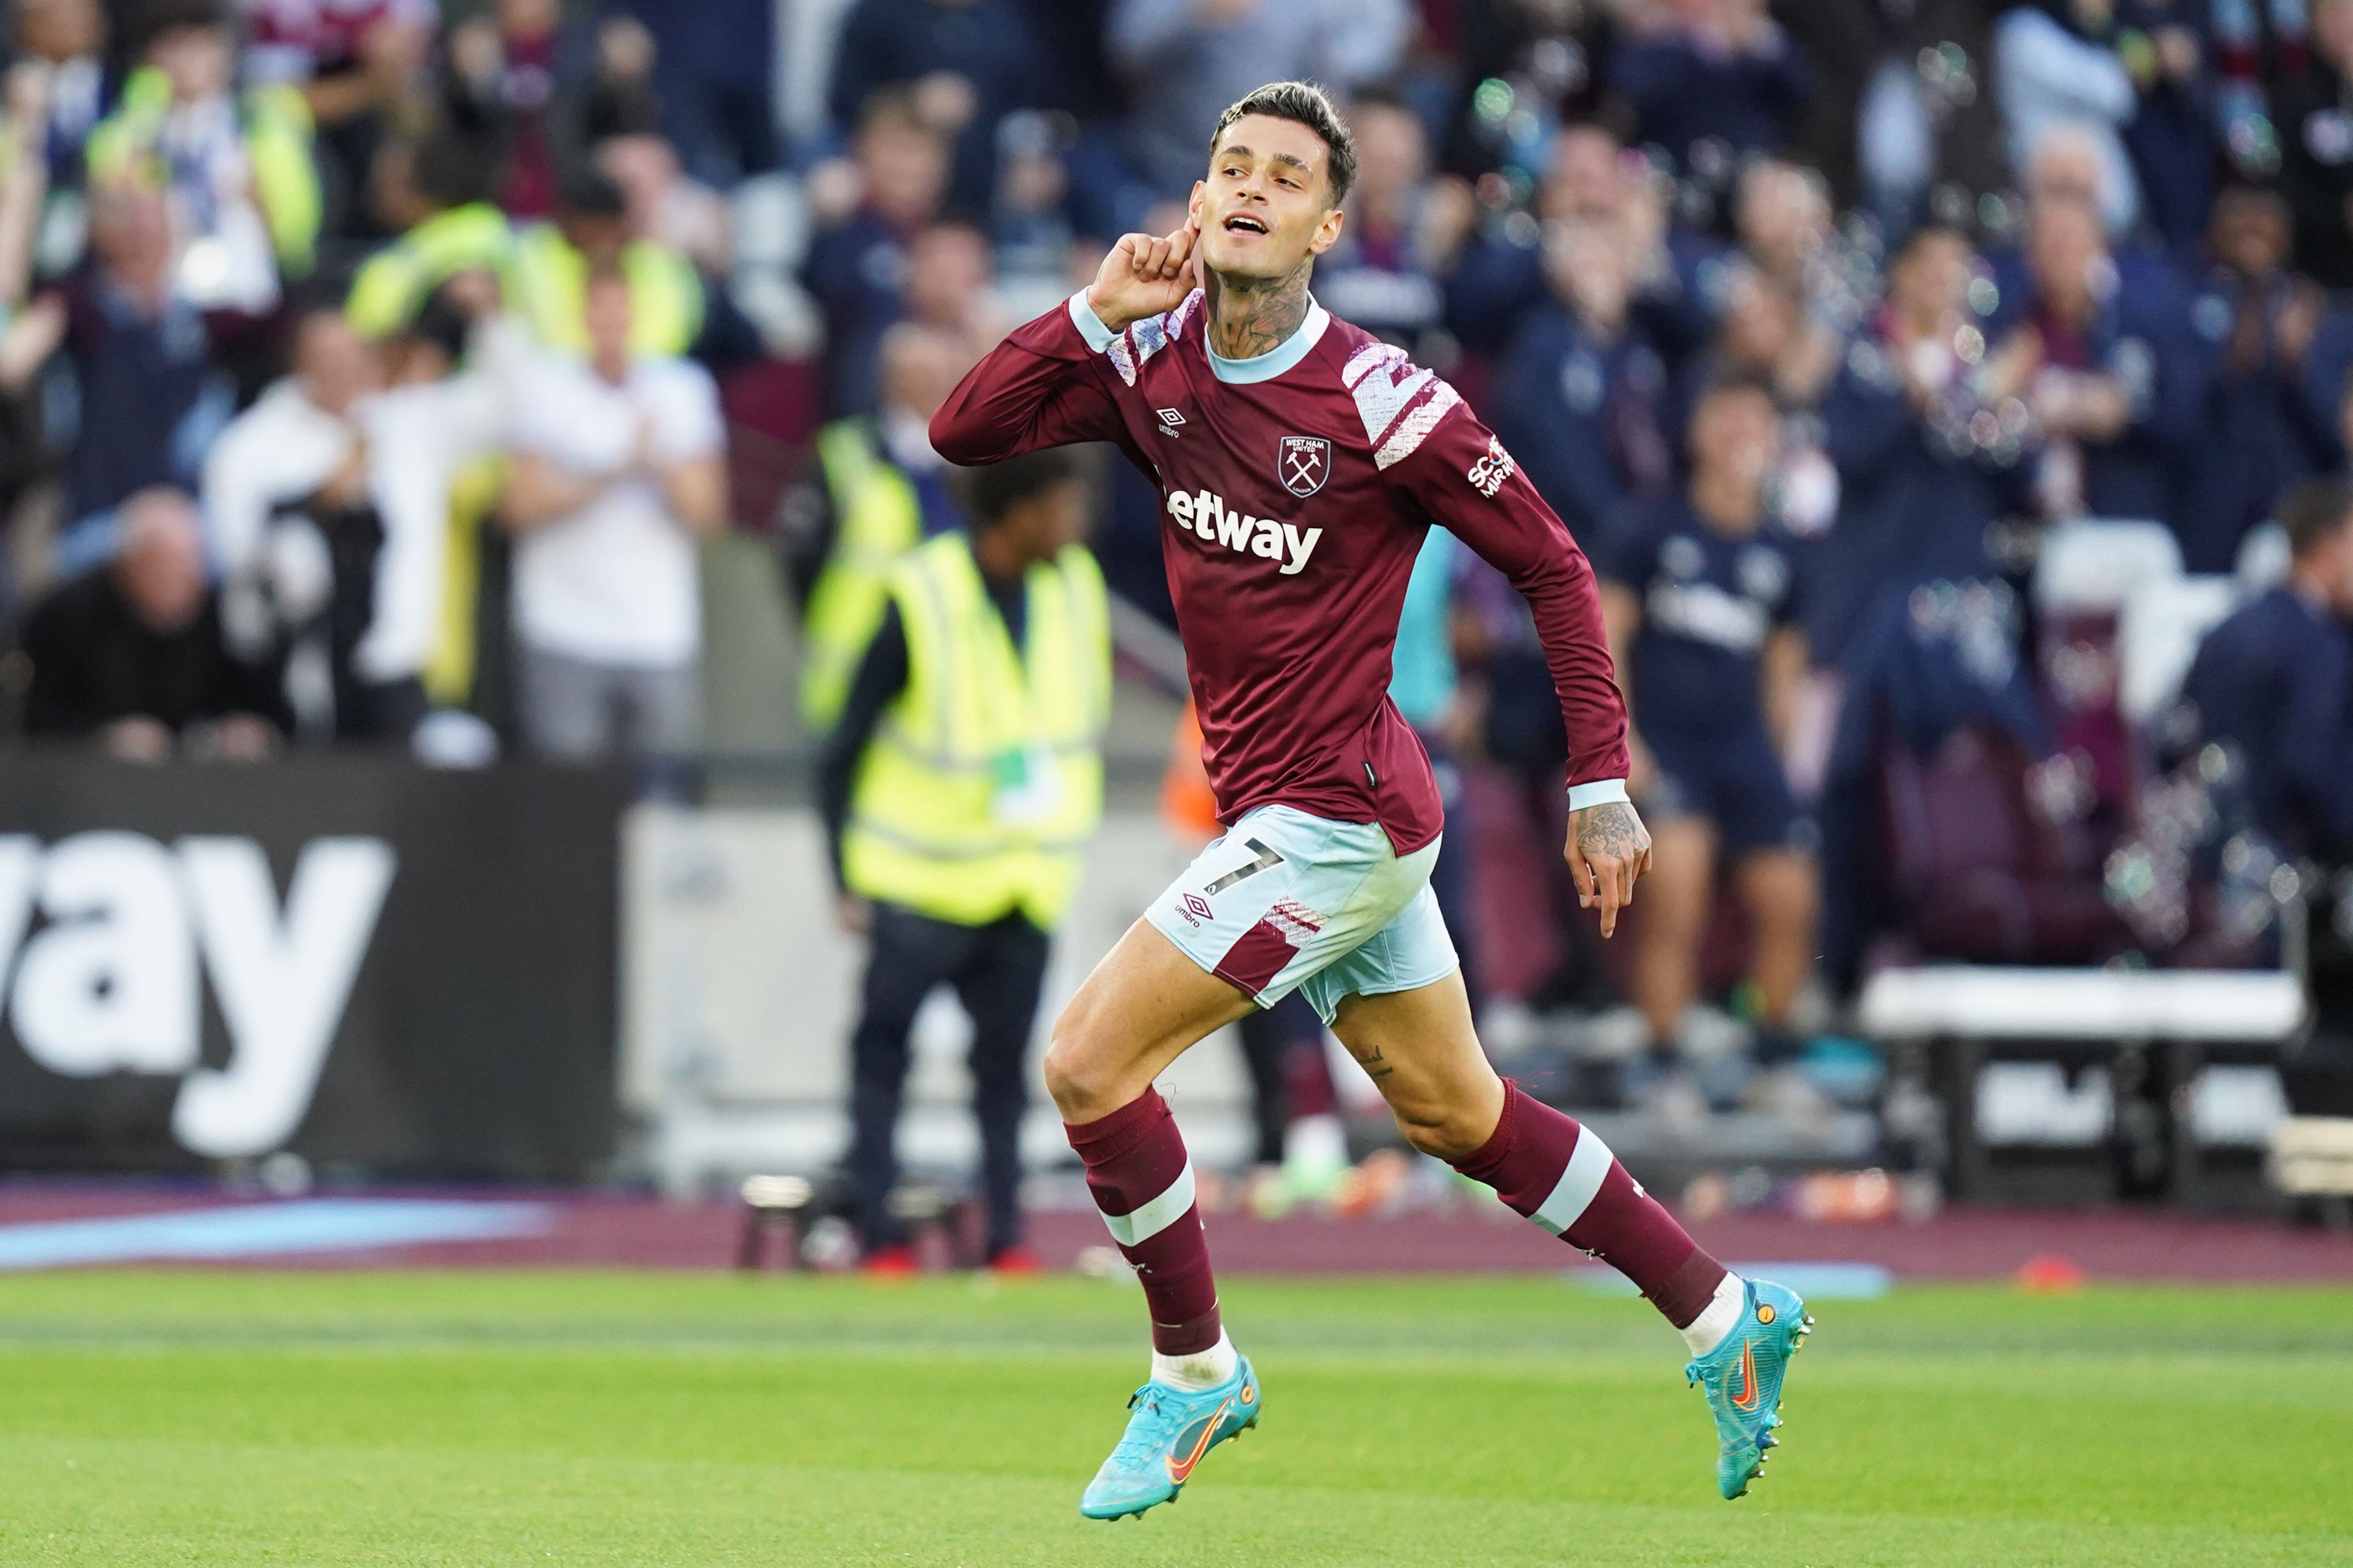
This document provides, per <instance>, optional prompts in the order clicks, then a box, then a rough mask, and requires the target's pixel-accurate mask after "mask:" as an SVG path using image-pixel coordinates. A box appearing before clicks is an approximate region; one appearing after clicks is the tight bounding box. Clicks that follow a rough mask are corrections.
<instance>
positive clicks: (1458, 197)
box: [1315, 89, 1478, 355]
mask: <svg viewBox="0 0 2353 1568" xmlns="http://www.w3.org/2000/svg"><path fill="white" fill-rule="evenodd" d="M1348 127H1349V129H1350V130H1351V131H1353V132H1356V184H1354V185H1353V186H1351V187H1350V188H1349V192H1348V217H1347V222H1346V224H1345V226H1344V227H1342V229H1341V230H1340V242H1339V243H1338V244H1337V245H1335V246H1334V247H1332V248H1331V249H1330V250H1329V251H1327V252H1326V253H1324V256H1323V257H1322V258H1319V259H1318V260H1317V262H1316V263H1315V298H1316V300H1317V301H1318V302H1319V303H1321V304H1322V305H1323V306H1324V308H1325V309H1326V310H1331V311H1332V312H1334V313H1335V314H1336V315H1338V316H1340V317H1342V318H1343V319H1344V320H1346V321H1354V322H1355V323H1356V325H1358V326H1360V327H1362V328H1364V329H1365V330H1366V331H1369V332H1373V333H1376V334H1377V335H1379V336H1380V337H1382V338H1385V339H1387V340H1388V342H1393V343H1397V344H1398V345H1400V346H1401V347H1404V348H1406V349H1408V350H1409V351H1415V352H1419V353H1424V354H1425V355H1426V354H1427V353H1428V352H1429V347H1435V346H1437V345H1435V344H1430V345H1429V347H1425V343H1426V340H1427V339H1428V334H1429V333H1430V332H1431V331H1433V330H1435V329H1436V328H1437V327H1438V326H1439V325H1440V320H1441V318H1442V316H1443V313H1444V310H1445V299H1444V296H1443V294H1442V293H1441V292H1440V287H1439V279H1440V278H1442V277H1444V276H1445V274H1446V272H1447V270H1448V268H1450V267H1451V266H1452V264H1453V260H1454V254H1455V252H1456V251H1457V250H1459V249H1460V248H1461V245H1462V241H1463V240H1464V238H1465V237H1467V236H1468V235H1469V233H1470V229H1471V226H1472V222H1473V221H1474V220H1475V219H1476V217H1477V216H1478V211H1477V206H1476V202H1475V198H1474V197H1473V196H1472V194H1471V188H1470V187H1469V186H1468V185H1466V184H1463V183H1462V182H1461V180H1459V179H1454V178H1451V177H1450V178H1446V179H1440V180H1432V179H1431V178H1430V141H1429V136H1428V134H1427V133H1426V132H1424V131H1423V130H1422V126H1421V119H1420V117H1419V115H1417V114H1416V113H1415V112H1414V111H1413V108H1412V106H1411V105H1409V103H1407V102H1406V100H1404V98H1402V97H1401V96H1399V95H1398V94H1396V93H1393V92H1388V91H1385V90H1379V89H1368V90H1366V91H1363V92H1359V93H1357V94H1356V97H1355V98H1354V99H1352V100H1350V101H1349V104H1348Z"/></svg>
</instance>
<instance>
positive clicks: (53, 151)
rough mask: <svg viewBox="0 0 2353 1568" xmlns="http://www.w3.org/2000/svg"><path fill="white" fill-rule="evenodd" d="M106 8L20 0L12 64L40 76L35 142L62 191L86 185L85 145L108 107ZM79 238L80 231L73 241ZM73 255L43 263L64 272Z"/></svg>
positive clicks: (95, 3)
mask: <svg viewBox="0 0 2353 1568" xmlns="http://www.w3.org/2000/svg"><path fill="white" fill-rule="evenodd" d="M106 33H107V26H106V8H105V7H104V6H103V5H100V0H20V3H19V4H18V5H17V6H16V65H15V67H14V68H13V69H14V70H15V71H16V72H17V73H19V74H21V75H26V76H30V77H34V78H37V79H38V81H39V84H40V86H41V88H42V89H44V90H43V93H42V98H41V115H40V119H41V121H42V122H43V124H42V128H41V130H40V131H39V132H37V133H35V134H34V135H33V137H32V138H31V146H32V150H33V151H34V152H35V153H37V154H38V155H39V156H40V157H41V158H42V159H43V160H44V161H45V162H46V163H47V165H48V179H49V184H50V185H51V186H52V187H53V188H54V189H56V190H58V191H60V192H70V191H79V190H80V189H81V186H82V146H83V143H84V142H87V141H88V140H89V139H90V132H91V131H93V130H94V129H96V128H97V125H98V122H99V121H100V119H101V118H102V117H103V116H104V114H105V111H106V99H107V93H108V90H109V84H108V82H107V79H106V59H105V57H106ZM16 90H18V89H14V88H12V89H11V91H12V93H14V92H15V91H16ZM20 134H21V133H20ZM21 144H22V143H20V145H21ZM79 243H80V241H79V237H75V238H74V239H73V240H72V241H71V244H72V245H74V246H76V247H78V246H79ZM73 260H74V258H73V257H72V256H71V255H70V254H68V255H62V256H47V257H44V258H42V261H43V269H44V270H45V271H51V272H60V271H63V270H64V269H65V268H68V267H69V266H71V265H72V264H73Z"/></svg>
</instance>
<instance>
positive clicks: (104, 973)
mask: <svg viewBox="0 0 2353 1568" xmlns="http://www.w3.org/2000/svg"><path fill="white" fill-rule="evenodd" d="M626 799H627V785H626V784H625V782H624V780H623V779H622V778H621V777H620V776H619V775H618V774H617V773H607V772H601V771H588V770H578V769H568V768H554V767H543V766H538V765H534V764H528V763H515V764H508V765H504V766H501V767H499V768H496V769H490V770H484V771H480V772H444V771H436V770H430V769H426V768H421V767H417V766H416V765H413V764H411V763H406V762H403V761H396V760H386V759H378V758H370V757H358V756H343V757H297V758H291V759H289V760H286V761H283V762H279V763H269V764H266V765H260V766H235V765H227V764H215V765H194V764H166V765H162V766H153V767H149V766H142V765H139V764H135V763H113V762H108V761H104V760H100V759H95V758H90V757H85V756H81V755H78V754H71V753H54V754H51V753H44V752H29V753H19V754H16V755H15V756H12V757H10V758H8V759H6V760H5V761H0V1168H8V1169H16V1170H91V1169H111V1168H122V1169H157V1168H165V1169H168V1168H173V1167H192V1166H196V1165H201V1164H203V1163H207V1162H211V1161H217V1160H227V1159H238V1158H250V1157H254V1156H259V1155H266V1154H269V1153H272V1152H277V1151H279V1150H281V1149H290V1150H292V1151H293V1152H296V1153H299V1154H301V1155H303V1156H304V1157H305V1158H307V1159H309V1160H310V1161H311V1163H313V1164H314V1165H316V1166H319V1167H321V1168H322V1169H325V1170H328V1171H336V1170H350V1171H353V1172H357V1173H378V1174H417V1175H451V1176H463V1175H497V1176H513V1177H522V1178H538V1179H562V1178H565V1177H567V1176H572V1175H576V1174H580V1173H584V1172H586V1170H587V1169H589V1168H590V1167H591V1166H593V1165H594V1164H595V1163H596V1162H598V1161H600V1160H602V1159H603V1158H605V1157H606V1156H607V1154H609V1153H610V1152H611V1148H612V1140H613V1129H614V1060H615V1045H614V1042H615V1032H616V1023H615V1014H616V1008H615V994H614V993H615V985H616V979H615V975H616V968H615V965H616V957H615V952H616V944H617V935H616V924H617V897H618V895H617V878H618V872H617V858H618V847H617V840H618V833H619V826H618V825H619V819H620V813H621V810H622V807H623V805H624V804H625V801H626Z"/></svg>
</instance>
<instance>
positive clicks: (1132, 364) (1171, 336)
mask: <svg viewBox="0 0 2353 1568" xmlns="http://www.w3.org/2000/svg"><path fill="white" fill-rule="evenodd" d="M1203 299H1204V296H1203V294H1202V292H1201V290H1200V289H1194V290H1193V291H1192V292H1191V293H1190V294H1187V295H1186V296H1185V300H1184V303H1182V304H1180V305H1178V306H1177V307H1176V309H1175V310H1164V311H1162V312H1161V313H1160V314H1159V315H1157V316H1146V317H1145V318H1144V320H1142V321H1132V322H1130V323H1129V324H1128V327H1127V330H1126V331H1124V332H1122V333H1120V334H1119V336H1117V337H1115V338H1113V339H1112V341H1111V346H1110V347H1109V348H1107V349H1105V350H1103V357H1104V358H1106V359H1108V360H1110V361H1111V366H1112V368H1113V370H1115V371H1117V372H1119V378H1120V380H1122V381H1124V382H1125V383H1126V384H1128V385H1130V386H1134V384H1135V381H1136V377H1138V376H1140V375H1142V374H1144V362H1145V361H1146V360H1148V359H1150V358H1151V357H1152V356H1153V355H1154V354H1156V353H1159V352H1160V351H1161V350H1162V349H1165V348H1166V347H1167V346H1168V345H1169V344H1170V343H1173V342H1176V340H1177V339H1178V338H1180V337H1182V336H1183V335H1184V332H1185V327H1186V323H1187V322H1189V321H1192V319H1193V318H1194V317H1195V316H1197V315H1198V314H1199V313H1200V311H1201V308H1202V300H1203Z"/></svg>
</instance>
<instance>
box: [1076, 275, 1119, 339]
mask: <svg viewBox="0 0 2353 1568" xmlns="http://www.w3.org/2000/svg"><path fill="white" fill-rule="evenodd" d="M1071 325H1072V326H1074V327H1076V328H1078V329H1079V336H1081V337H1082V338H1084V339H1086V340H1087V347H1089V348H1091V349H1092V350H1094V351H1095V353H1103V351H1104V350H1105V349H1107V348H1109V347H1111V345H1112V344H1113V343H1115V342H1118V341H1119V334H1118V333H1117V332H1114V331H1112V330H1111V329H1110V328H1109V327H1106V326H1104V325H1103V318H1102V317H1101V316H1098V315H1096V314H1095V310H1094V307H1093V306H1092V305H1090V304H1088V303H1087V291H1086V290H1085V289H1080V290H1079V291H1078V292H1077V293H1075V294H1073V295H1071Z"/></svg>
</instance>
